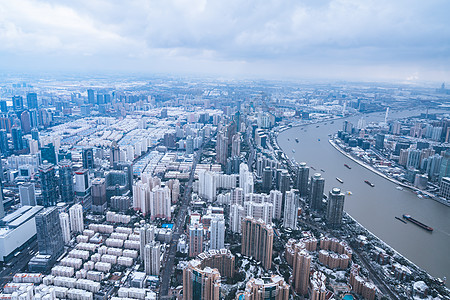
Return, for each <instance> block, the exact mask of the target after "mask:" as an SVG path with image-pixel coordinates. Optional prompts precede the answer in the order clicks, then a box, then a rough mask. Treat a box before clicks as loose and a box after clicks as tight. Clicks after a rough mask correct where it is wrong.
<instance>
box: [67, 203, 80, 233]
mask: <svg viewBox="0 0 450 300" xmlns="http://www.w3.org/2000/svg"><path fill="white" fill-rule="evenodd" d="M69 217H70V229H71V230H72V232H83V230H84V220H83V207H82V206H81V205H80V204H74V205H72V207H71V208H69Z"/></svg>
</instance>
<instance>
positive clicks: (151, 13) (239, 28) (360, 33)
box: [0, 0, 450, 80]
mask: <svg viewBox="0 0 450 300" xmlns="http://www.w3.org/2000/svg"><path fill="white" fill-rule="evenodd" d="M448 11H450V2H448V1H445V0H431V1H406V0H399V1H388V0H377V1H375V0H368V1H359V0H330V1H312V0H311V1H293V0H292V1H289V0H286V1H280V0H265V1H256V0H244V1H243V0H228V1H219V0H217V1H207V0H164V1H163V0H131V1H126V2H124V1H118V0H117V1H106V0H96V1H93V0H81V1H56V0H55V1H31V0H19V1H8V0H0V54H1V58H0V62H1V63H2V64H3V65H4V66H9V67H11V68H13V67H14V64H15V63H17V60H20V59H22V60H26V61H33V60H34V58H36V59H37V60H38V62H35V63H34V65H35V66H36V67H37V68H39V67H41V66H39V61H41V62H42V61H50V62H51V61H57V62H59V66H61V67H64V68H72V67H73V68H75V67H77V68H80V66H81V67H83V66H84V65H85V64H86V65H87V67H88V66H89V65H91V66H92V65H96V66H97V67H98V68H100V69H101V68H108V69H110V68H112V67H116V68H117V69H118V70H126V71H133V70H136V71H141V72H142V71H154V70H157V71H165V70H167V71H176V70H177V67H179V69H180V70H181V69H182V71H183V72H184V71H189V69H195V70H196V71H202V70H203V71H205V72H215V73H221V72H224V73H231V74H235V73H248V74H251V73H256V74H261V72H262V73H267V74H268V75H269V74H272V75H273V76H278V75H283V76H284V75H286V74H289V76H294V77H295V76H299V77H306V76H308V74H311V73H314V72H315V73H318V72H317V71H318V70H326V71H327V72H329V73H330V74H332V73H334V74H338V76H339V74H342V76H348V75H349V74H343V73H345V72H342V70H337V69H336V68H342V66H344V67H345V68H347V69H349V70H350V69H351V70H352V72H350V73H352V74H366V75H367V72H366V71H364V72H362V70H367V69H370V67H374V70H379V69H380V67H382V66H386V72H390V74H386V75H385V77H386V78H391V76H392V72H391V68H393V67H396V68H398V71H397V72H396V73H398V74H397V75H396V76H398V77H399V79H401V78H406V77H409V75H408V73H410V72H414V73H418V74H419V78H420V79H438V80H440V79H441V78H440V77H444V79H449V77H450V76H449V72H450V70H449V69H450V18H448V16H447V15H446V14H447V13H448ZM92 62H95V63H94V64H92ZM216 68H221V69H219V70H217V69H216ZM358 69H359V70H361V71H359V72H358ZM302 70H303V71H302ZM273 72H277V73H276V74H275V73H273ZM433 72H434V73H433ZM374 73H377V76H379V77H381V78H383V74H382V73H383V72H382V71H377V72H374ZM421 74H423V75H424V76H425V75H426V76H427V77H426V78H422V76H421ZM431 74H435V75H431ZM318 75H320V74H318Z"/></svg>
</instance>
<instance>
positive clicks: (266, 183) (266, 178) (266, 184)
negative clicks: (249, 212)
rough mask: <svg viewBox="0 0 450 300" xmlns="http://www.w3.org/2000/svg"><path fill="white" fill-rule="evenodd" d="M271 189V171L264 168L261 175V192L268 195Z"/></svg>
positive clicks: (268, 168)
mask: <svg viewBox="0 0 450 300" xmlns="http://www.w3.org/2000/svg"><path fill="white" fill-rule="evenodd" d="M271 188H272V169H271V168H270V167H265V168H264V171H263V175H262V189H263V192H265V193H268V192H269V191H270V189H271Z"/></svg>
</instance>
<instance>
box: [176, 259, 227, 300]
mask: <svg viewBox="0 0 450 300" xmlns="http://www.w3.org/2000/svg"><path fill="white" fill-rule="evenodd" d="M219 299H220V273H219V271H218V270H217V269H211V268H210V267H205V268H204V269H201V262H200V261H199V260H198V259H194V260H191V261H189V262H188V264H187V266H186V267H185V268H184V269H183V300H219Z"/></svg>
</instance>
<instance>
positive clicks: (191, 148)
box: [186, 135, 194, 154]
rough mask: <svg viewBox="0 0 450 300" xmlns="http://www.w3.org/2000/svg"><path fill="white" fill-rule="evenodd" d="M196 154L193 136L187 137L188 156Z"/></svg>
mask: <svg viewBox="0 0 450 300" xmlns="http://www.w3.org/2000/svg"><path fill="white" fill-rule="evenodd" d="M192 153H194V138H193V137H192V136H191V135H188V136H187V137H186V154H192Z"/></svg>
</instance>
